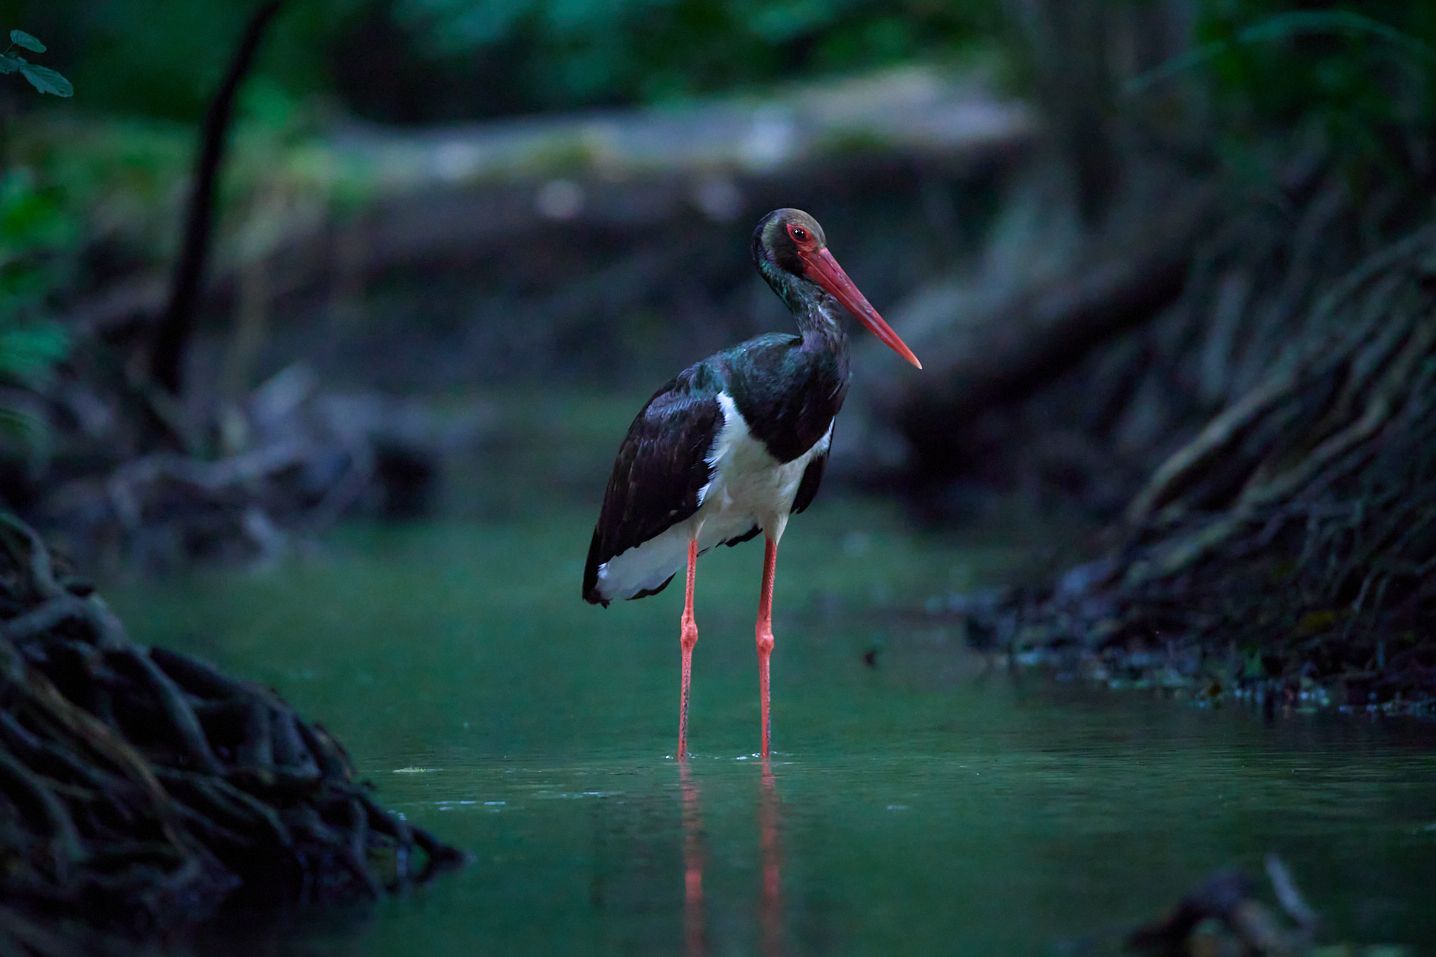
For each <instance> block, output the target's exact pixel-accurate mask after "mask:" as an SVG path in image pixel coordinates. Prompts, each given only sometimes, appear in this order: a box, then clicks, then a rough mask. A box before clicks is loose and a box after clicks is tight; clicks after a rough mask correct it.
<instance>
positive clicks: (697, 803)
mask: <svg viewBox="0 0 1436 957" xmlns="http://www.w3.org/2000/svg"><path fill="white" fill-rule="evenodd" d="M678 774H679V786H680V788H681V791H682V795H683V936H684V945H685V948H684V950H685V953H686V954H687V955H688V957H702V955H705V954H707V953H708V945H709V939H708V911H707V906H706V903H705V901H704V898H703V874H704V870H705V868H706V866H707V863H708V859H709V855H708V848H707V838H706V835H705V833H704V829H703V792H702V789H701V788H700V787H699V785H698V782H697V781H696V780H694V778H693V772H692V770H691V769H690V768H689V766H688V764H687V763H686V762H685V763H682V764H680V765H679V766H678ZM758 780H759V790H758V803H757V807H758V856H759V865H760V872H759V873H760V879H759V883H758V932H759V935H760V936H759V944H760V948H761V952H762V953H763V954H764V955H769V957H777V955H779V954H782V953H783V937H784V933H783V841H782V808H781V804H780V802H779V799H778V787H777V782H776V779H775V778H774V776H773V768H772V765H771V764H769V762H768V761H766V760H765V761H764V762H763V767H762V772H761V774H760V775H759V778H758Z"/></svg>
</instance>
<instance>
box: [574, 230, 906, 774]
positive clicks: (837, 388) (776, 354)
mask: <svg viewBox="0 0 1436 957" xmlns="http://www.w3.org/2000/svg"><path fill="white" fill-rule="evenodd" d="M752 254H753V263H754V265H756V266H757V267H758V272H759V273H760V274H761V275H762V276H763V279H764V280H766V281H767V283H768V285H769V286H771V287H772V289H773V291H774V292H775V293H777V294H778V298H780V299H782V300H783V302H784V303H785V304H787V306H788V308H789V309H790V310H792V313H793V317H794V318H795V319H796V320H797V322H798V331H799V333H800V334H799V335H792V334H785V333H776V332H774V333H768V334H766V335H761V336H758V337H756V338H753V339H749V340H748V341H747V342H742V343H739V344H738V345H736V346H732V347H730V348H728V349H725V350H723V351H722V352H719V353H716V354H714V355H711V356H709V357H708V358H706V359H704V360H702V361H701V362H697V363H695V364H693V365H691V366H689V367H688V368H687V369H684V370H683V371H682V372H680V373H679V374H678V375H677V376H676V377H675V378H674V379H673V380H672V381H670V382H668V383H667V384H666V385H664V386H663V387H662V388H660V389H659V390H658V391H657V392H655V393H654V394H653V397H652V398H651V399H649V400H648V404H647V405H645V406H644V407H643V411H642V412H639V413H638V417H637V418H635V419H634V420H633V424H632V425H631V426H629V429H628V435H627V436H626V437H625V438H624V440H623V444H622V445H621V446H620V447H619V449H618V458H617V460H616V461H615V462H614V463H613V474H612V476H611V477H610V478H609V480H608V489H607V491H605V492H604V496H603V510H602V511H601V512H600V513H599V516H598V524H597V525H595V526H594V529H593V542H592V544H590V545H589V549H588V562H587V564H586V565H585V566H584V570H583V597H584V600H585V601H589V602H594V603H597V604H602V605H604V606H607V605H608V603H609V602H610V601H613V600H614V599H616V598H643V597H645V596H648V595H653V594H657V593H658V592H660V591H662V590H663V589H664V588H665V587H666V586H667V585H668V583H669V582H670V581H672V580H673V576H674V575H676V574H677V573H678V570H679V569H680V568H682V567H683V565H684V562H685V560H686V561H687V565H688V579H687V588H686V590H685V595H684V600H683V617H682V619H681V626H680V633H679V646H680V648H681V650H682V655H683V678H682V691H681V693H680V696H679V706H678V758H679V760H683V759H684V758H685V757H686V755H687V752H688V686H689V679H690V675H691V670H692V661H693V646H694V645H695V644H696V643H697V641H698V626H697V625H696V624H695V623H694V620H693V581H694V574H695V570H696V567H697V564H698V556H699V555H701V554H703V553H704V552H706V551H708V549H710V548H713V547H714V546H716V545H737V544H738V543H739V542H746V541H748V540H749V539H750V538H753V537H755V536H756V535H757V534H758V533H759V532H760V531H761V532H762V533H763V535H764V537H765V539H766V541H767V548H766V550H765V552H764V555H763V585H762V589H761V590H760V592H759V597H758V625H757V642H758V695H759V701H760V709H761V721H762V737H763V750H762V755H763V757H765V758H766V757H767V756H768V739H769V730H770V723H769V717H768V701H769V696H768V659H769V657H770V656H771V654H772V651H773V626H772V612H773V572H774V569H775V568H776V566H777V561H778V542H779V541H780V540H781V539H782V537H783V530H784V528H785V527H786V526H787V524H788V518H789V516H791V515H792V514H794V513H796V512H801V511H803V509H805V508H807V507H808V505H809V504H811V503H812V501H813V496H814V495H816V494H817V491H818V483H819V482H820V481H821V480H822V477H823V465H824V463H826V461H827V458H828V446H829V443H830V442H831V441H832V438H833V422H834V420H835V418H836V416H837V414H838V410H839V409H841V408H842V405H843V399H844V398H845V397H846V395H847V391H848V379H849V376H850V374H851V370H850V367H849V366H850V362H849V357H848V337H847V334H846V333H845V332H844V331H843V326H842V323H841V322H840V321H839V316H840V310H839V308H838V307H839V306H842V307H843V308H845V309H847V311H848V312H850V313H852V314H853V315H854V316H856V317H857V319H858V321H859V322H861V323H862V324H863V325H865V326H867V328H868V329H870V330H871V331H872V332H873V333H874V334H875V335H876V336H877V337H878V338H879V339H881V340H882V341H883V342H884V343H886V344H887V345H888V346H890V347H891V348H892V349H893V351H895V352H896V353H897V354H898V355H900V356H902V357H903V358H904V359H906V360H907V361H908V362H910V363H912V364H913V365H914V366H916V367H917V368H919V369H921V368H922V363H920V362H918V361H917V357H916V356H915V355H913V354H912V350H910V349H909V348H908V347H907V346H906V345H905V344H904V343H903V341H902V339H900V338H898V335H897V333H895V332H893V330H892V329H891V327H889V326H888V324H887V323H886V322H884V321H883V318H882V316H880V315H878V312H877V310H876V309H874V308H873V307H872V304H871V303H869V302H868V300H867V299H866V298H865V297H864V296H863V294H862V293H861V292H859V291H858V287H857V286H855V285H854V284H853V281H852V280H851V279H849V278H848V274H847V273H845V272H844V271H843V269H842V267H841V266H839V265H838V261H837V260H836V259H834V258H833V254H832V253H830V252H828V245H827V241H826V240H825V239H824V237H823V227H821V226H819V225H818V221H817V220H815V219H814V218H813V217H811V216H809V215H808V214H807V213H805V212H803V211H802V210H798V209H776V210H774V211H773V212H771V213H769V214H768V215H766V216H764V217H763V218H762V219H761V220H760V221H759V222H758V227H757V229H755V230H754V231H753V242H752Z"/></svg>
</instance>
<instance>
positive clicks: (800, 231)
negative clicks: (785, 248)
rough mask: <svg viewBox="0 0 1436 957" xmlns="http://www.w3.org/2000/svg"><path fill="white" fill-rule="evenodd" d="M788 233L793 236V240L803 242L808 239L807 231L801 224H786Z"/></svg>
mask: <svg viewBox="0 0 1436 957" xmlns="http://www.w3.org/2000/svg"><path fill="white" fill-rule="evenodd" d="M788 235H789V236H792V237H793V242H796V243H805V242H807V241H808V231H807V230H806V229H804V228H803V227H801V226H793V225H791V224H790V225H789V226H788Z"/></svg>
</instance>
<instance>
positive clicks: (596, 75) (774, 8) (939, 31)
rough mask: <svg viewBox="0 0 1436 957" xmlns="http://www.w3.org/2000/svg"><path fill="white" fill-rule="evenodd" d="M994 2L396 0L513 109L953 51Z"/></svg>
mask: <svg viewBox="0 0 1436 957" xmlns="http://www.w3.org/2000/svg"><path fill="white" fill-rule="evenodd" d="M996 7H997V5H996V4H995V3H994V2H991V0H968V2H965V3H931V2H925V0H892V2H875V0H494V2H490V3H483V4H475V3H472V2H468V0H396V2H395V4H394V7H393V16H394V19H395V21H396V23H397V25H398V26H399V27H400V28H401V29H402V30H403V31H404V32H405V33H406V34H408V35H409V36H410V37H412V38H413V40H414V42H415V44H416V46H417V51H418V53H419V54H420V55H422V56H425V57H429V58H432V59H433V60H434V61H435V62H437V63H438V64H440V65H448V66H450V67H452V66H453V65H454V64H456V63H458V62H461V61H464V60H469V61H473V60H474V59H475V58H477V59H479V60H480V61H481V62H486V63H488V64H491V65H492V66H493V68H494V69H495V72H496V73H498V74H499V78H501V79H502V81H503V84H502V85H501V86H500V87H499V89H508V90H510V91H511V92H512V91H518V93H519V95H521V96H522V97H523V99H524V100H526V101H527V102H523V103H518V104H516V107H517V108H529V109H532V108H543V107H563V106H571V105H575V104H585V103H620V102H625V103H626V102H643V101H649V102H651V101H656V100H667V99H673V98H677V97H685V96H690V95H693V94H699V93H706V92H712V91H715V90H724V89H730V88H732V87H735V86H742V85H747V84H753V83H759V82H766V81H772V80H775V79H788V78H792V77H795V76H803V75H820V74H823V73H830V72H834V71H840V70H846V69H861V68H870V67H877V66H883V65H888V64H892V63H895V62H899V61H902V60H906V59H910V58H912V57H914V56H924V55H940V54H950V53H951V52H952V50H953V49H954V47H955V46H956V45H957V44H958V43H961V42H967V41H971V40H972V39H974V38H975V37H977V36H978V35H979V33H980V32H981V31H982V30H983V29H984V27H987V26H990V25H991V24H992V22H993V20H994V17H995V11H996Z"/></svg>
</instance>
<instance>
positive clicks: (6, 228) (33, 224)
mask: <svg viewBox="0 0 1436 957" xmlns="http://www.w3.org/2000/svg"><path fill="white" fill-rule="evenodd" d="M78 239H79V231H78V229H77V228H76V221H75V219H74V218H73V217H72V216H71V215H70V214H69V213H67V211H66V210H65V208H64V205H63V201H62V197H61V196H60V194H59V193H58V192H57V191H56V190H53V189H46V188H44V187H42V186H41V185H40V184H39V183H38V182H37V180H36V177H35V176H34V175H33V173H32V172H30V171H29V170H28V169H25V168H19V169H12V170H9V171H7V172H5V173H4V174H3V175H0V387H11V388H14V387H21V388H27V389H43V388H44V386H45V384H46V383H47V382H48V380H49V377H50V375H51V373H52V372H53V370H54V367H55V366H56V365H57V364H58V363H59V362H61V361H63V360H64V358H65V356H66V355H67V353H68V351H69V336H68V334H67V333H66V331H65V329H64V327H63V326H61V325H60V324H59V322H57V321H56V320H55V319H54V317H53V316H52V315H51V314H50V311H49V310H50V306H51V301H52V298H53V296H54V293H55V290H56V289H58V288H60V287H61V285H62V284H63V283H64V282H66V281H67V279H68V278H69V277H70V274H71V270H72V264H73V255H71V254H70V253H71V251H72V250H73V249H74V247H75V245H76V243H77V242H78ZM0 439H9V440H10V442H7V443H4V444H5V445H9V444H13V443H14V442H16V441H18V443H19V444H20V446H21V449H22V450H23V451H26V452H29V451H33V450H34V449H36V448H37V447H40V446H41V445H43V442H44V439H45V435H44V430H43V427H42V425H41V423H39V422H37V421H35V420H33V419H32V418H31V417H30V416H29V415H27V414H25V413H23V412H22V411H20V410H19V409H16V408H10V407H7V406H6V405H4V404H0ZM0 450H3V445H0Z"/></svg>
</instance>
